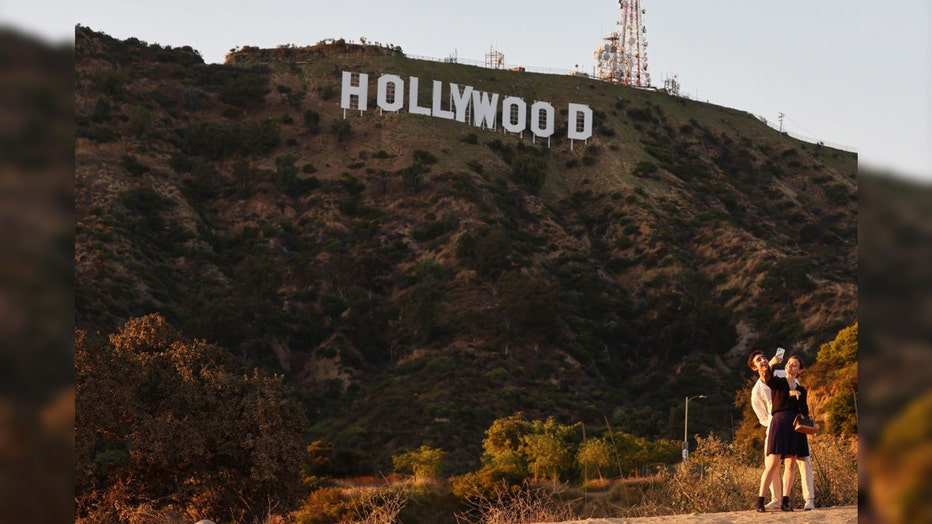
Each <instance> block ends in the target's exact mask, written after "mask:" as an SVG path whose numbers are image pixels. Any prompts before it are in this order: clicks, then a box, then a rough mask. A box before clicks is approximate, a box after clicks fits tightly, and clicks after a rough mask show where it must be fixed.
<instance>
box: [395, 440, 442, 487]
mask: <svg viewBox="0 0 932 524" xmlns="http://www.w3.org/2000/svg"><path fill="white" fill-rule="evenodd" d="M446 455H447V452H446V451H443V450H442V449H437V448H431V447H429V446H421V447H420V448H418V449H417V450H415V451H409V452H407V453H402V454H400V455H395V456H394V457H392V464H393V465H394V466H395V471H399V472H404V471H410V472H412V473H413V474H414V480H415V482H417V481H420V480H425V479H428V478H436V477H440V476H441V475H442V474H443V459H444V457H446Z"/></svg>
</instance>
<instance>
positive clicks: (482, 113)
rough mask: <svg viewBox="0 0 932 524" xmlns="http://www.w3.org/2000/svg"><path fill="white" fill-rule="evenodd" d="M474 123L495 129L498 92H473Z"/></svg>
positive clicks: (477, 125)
mask: <svg viewBox="0 0 932 524" xmlns="http://www.w3.org/2000/svg"><path fill="white" fill-rule="evenodd" d="M472 107H473V125H474V126H476V127H482V126H483V124H485V127H486V128H487V129H495V113H496V108H497V107H498V94H497V93H486V92H484V91H473V92H472Z"/></svg>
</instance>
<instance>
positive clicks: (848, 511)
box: [545, 506, 858, 524]
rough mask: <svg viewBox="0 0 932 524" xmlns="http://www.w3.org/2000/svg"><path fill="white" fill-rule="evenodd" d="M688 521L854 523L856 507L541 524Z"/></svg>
mask: <svg viewBox="0 0 932 524" xmlns="http://www.w3.org/2000/svg"><path fill="white" fill-rule="evenodd" d="M674 522H688V523H689V524H764V523H766V524H770V523H771V522H794V523H798V524H809V523H819V524H857V522H858V507H857V506H838V507H833V508H816V509H814V510H812V511H793V512H786V513H784V512H782V511H768V512H767V513H766V514H762V513H757V512H756V511H752V510H748V511H733V512H729V513H698V514H697V513H689V514H686V515H667V516H665V517H640V518H619V519H585V520H572V521H568V522H561V523H545V524H671V523H674Z"/></svg>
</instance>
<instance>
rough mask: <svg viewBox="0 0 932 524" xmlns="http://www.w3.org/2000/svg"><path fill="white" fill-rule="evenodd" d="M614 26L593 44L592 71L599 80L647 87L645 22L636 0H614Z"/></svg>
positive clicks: (642, 11)
mask: <svg viewBox="0 0 932 524" xmlns="http://www.w3.org/2000/svg"><path fill="white" fill-rule="evenodd" d="M618 4H619V5H620V6H621V19H620V20H619V21H618V22H617V25H618V30H617V31H612V33H611V34H610V35H609V36H607V37H605V38H603V40H604V41H605V43H604V44H602V45H600V46H599V47H598V48H596V50H595V53H594V55H593V57H594V58H595V59H596V74H597V75H598V77H599V79H600V80H605V81H607V82H612V83H615V84H624V85H627V86H636V87H650V73H648V72H647V26H645V25H644V13H646V12H647V10H646V9H641V6H640V1H639V0H618Z"/></svg>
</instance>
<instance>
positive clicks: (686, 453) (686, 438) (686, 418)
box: [683, 395, 706, 462]
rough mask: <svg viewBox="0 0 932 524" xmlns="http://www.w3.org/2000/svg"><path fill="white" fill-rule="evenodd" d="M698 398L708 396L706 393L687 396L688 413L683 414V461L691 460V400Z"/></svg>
mask: <svg viewBox="0 0 932 524" xmlns="http://www.w3.org/2000/svg"><path fill="white" fill-rule="evenodd" d="M696 398H706V397H705V395H694V396H692V397H686V413H685V414H684V415H683V462H686V461H687V460H689V430H688V429H687V427H688V426H689V401H690V400H693V399H696Z"/></svg>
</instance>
